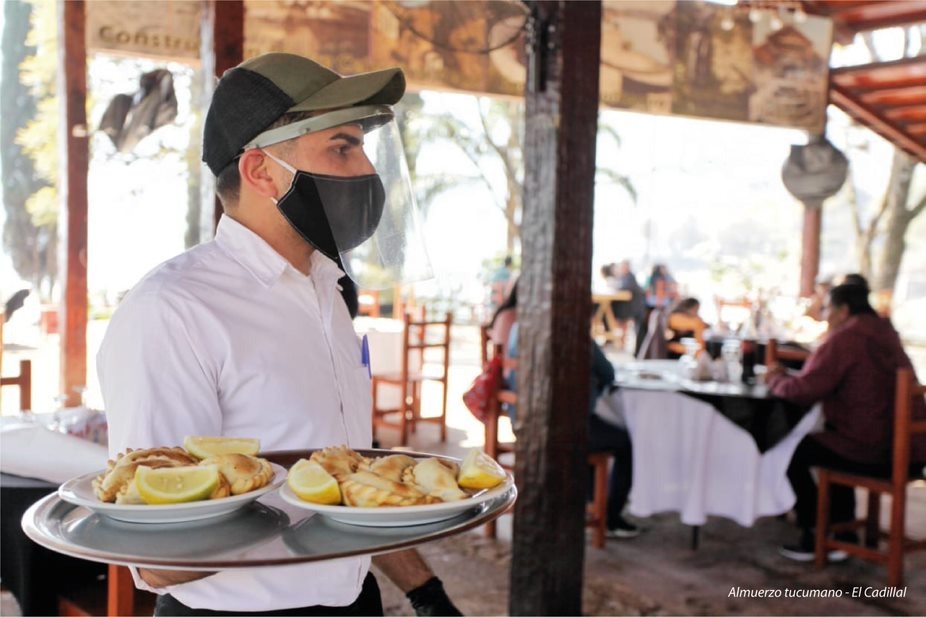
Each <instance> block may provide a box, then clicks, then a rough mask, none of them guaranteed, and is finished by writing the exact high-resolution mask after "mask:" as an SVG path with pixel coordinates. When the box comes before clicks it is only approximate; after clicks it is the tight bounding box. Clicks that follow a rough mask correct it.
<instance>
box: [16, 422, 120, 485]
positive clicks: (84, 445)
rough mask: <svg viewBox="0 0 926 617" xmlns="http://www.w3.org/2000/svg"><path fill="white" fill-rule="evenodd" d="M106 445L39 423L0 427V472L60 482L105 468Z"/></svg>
mask: <svg viewBox="0 0 926 617" xmlns="http://www.w3.org/2000/svg"><path fill="white" fill-rule="evenodd" d="M106 459H107V452H106V447H105V446H101V445H99V444H95V443H93V442H92V441H88V440H86V439H81V438H79V437H73V436H71V435H66V434H64V433H59V432H57V431H53V430H51V429H48V428H46V427H44V426H42V425H41V424H39V423H38V422H16V421H10V422H4V423H3V425H2V427H0V471H2V472H3V473H10V474H13V475H17V476H24V477H27V478H38V479H40V480H47V481H48V482H54V483H56V484H60V483H62V482H65V481H66V480H69V479H71V478H73V477H75V476H79V475H82V474H85V473H90V472H93V471H99V470H101V469H104V468H105V467H106Z"/></svg>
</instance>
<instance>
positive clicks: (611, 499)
mask: <svg viewBox="0 0 926 617" xmlns="http://www.w3.org/2000/svg"><path fill="white" fill-rule="evenodd" d="M588 451H589V452H593V453H594V452H608V453H610V454H613V455H614V467H613V468H612V469H611V477H610V479H609V482H608V516H607V518H608V528H609V529H613V528H614V527H616V526H617V524H618V522H619V521H620V520H621V512H623V510H624V506H625V505H627V497H628V496H629V495H630V486H631V484H632V482H633V447H632V446H631V443H630V434H629V433H628V432H627V430H626V429H623V428H619V427H617V426H614V425H612V424H608V423H607V422H605V421H604V420H602V419H601V418H599V417H598V416H596V415H594V414H592V415H591V416H589V421H588Z"/></svg>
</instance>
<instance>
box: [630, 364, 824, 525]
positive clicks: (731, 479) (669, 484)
mask: <svg viewBox="0 0 926 617" xmlns="http://www.w3.org/2000/svg"><path fill="white" fill-rule="evenodd" d="M615 371H616V374H617V385H618V389H617V391H616V392H615V393H614V394H613V395H616V396H619V397H620V401H621V404H622V408H623V413H624V418H625V421H626V425H627V429H628V431H629V433H630V437H631V441H632V443H633V488H632V489H631V494H630V505H629V508H630V513H631V514H633V515H634V516H639V517H647V516H651V515H653V514H656V513H660V512H677V513H678V514H679V517H680V519H681V521H682V522H683V523H685V524H687V525H692V526H694V527H695V528H697V527H698V526H700V525H703V524H704V523H705V522H706V521H707V517H708V516H721V517H725V518H728V519H732V520H734V521H736V522H737V523H739V524H740V525H743V526H745V527H749V526H752V525H753V524H754V523H755V521H756V519H758V518H759V517H763V516H772V515H778V514H782V513H785V512H787V511H789V510H790V509H791V508H792V507H793V505H794V502H795V495H794V491H793V490H792V489H791V485H790V482H789V481H788V478H787V475H786V474H787V468H788V464H789V462H790V460H791V457H792V455H793V454H794V450H795V448H796V447H797V444H798V443H799V442H800V441H801V439H803V438H804V436H806V435H807V434H808V433H810V432H812V431H814V430H816V429H817V427H819V426H820V423H821V412H820V408H819V406H813V407H810V408H807V407H803V406H799V405H795V404H793V403H790V402H787V401H784V400H782V399H779V398H777V397H774V396H772V395H771V394H770V393H769V391H768V389H767V388H766V387H765V385H764V384H762V383H761V382H760V383H756V384H744V383H742V382H739V381H736V382H721V381H712V380H695V379H692V378H691V375H690V367H686V365H685V363H684V362H683V361H678V360H645V361H633V362H626V363H618V364H616V366H615Z"/></svg>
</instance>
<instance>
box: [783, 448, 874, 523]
mask: <svg viewBox="0 0 926 617" xmlns="http://www.w3.org/2000/svg"><path fill="white" fill-rule="evenodd" d="M819 466H822V467H827V468H830V469H838V470H840V471H847V472H850V473H859V474H866V475H878V474H879V473H882V472H883V471H884V467H883V466H882V465H872V464H866V463H858V462H856V461H852V460H849V459H847V458H844V457H842V456H840V455H839V454H836V453H835V452H833V451H832V450H830V449H829V448H827V447H826V446H824V445H823V444H821V443H820V442H818V441H817V440H816V439H814V437H813V436H812V435H810V436H807V437H804V439H802V440H801V443H799V444H798V445H797V449H796V450H795V451H794V457H793V458H792V459H791V464H790V465H789V466H788V480H790V481H791V487H792V488H793V489H794V494H795V495H796V497H797V503H795V505H794V510H795V512H796V513H797V524H798V526H799V527H801V528H803V529H812V528H813V527H815V526H816V524H817V483H816V482H815V481H814V479H813V476H812V475H811V474H810V469H811V467H819ZM854 518H855V489H853V488H851V487H848V486H842V485H838V484H831V485H830V522H831V523H842V522H845V521H851V520H853V519H854Z"/></svg>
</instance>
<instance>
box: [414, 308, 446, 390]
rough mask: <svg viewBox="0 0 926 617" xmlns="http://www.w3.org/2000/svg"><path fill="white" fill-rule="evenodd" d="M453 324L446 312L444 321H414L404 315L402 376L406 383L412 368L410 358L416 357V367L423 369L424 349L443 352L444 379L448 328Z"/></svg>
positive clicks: (443, 374)
mask: <svg viewBox="0 0 926 617" xmlns="http://www.w3.org/2000/svg"><path fill="white" fill-rule="evenodd" d="M452 324H453V313H451V312H449V311H448V312H447V314H446V315H445V316H444V319H442V320H440V321H437V320H428V319H427V318H423V319H416V318H415V317H413V316H412V315H411V313H405V329H404V330H403V332H402V337H403V338H402V348H403V354H402V374H403V375H404V376H405V381H406V382H407V381H408V379H407V378H408V374H409V372H410V369H411V367H412V365H413V364H412V356H413V355H416V354H417V356H418V360H419V362H418V366H420V367H421V368H422V369H423V368H424V352H425V350H426V349H441V350H442V351H443V363H442V364H443V372H442V376H443V377H444V378H446V376H447V371H448V370H449V366H450V328H451V326H452Z"/></svg>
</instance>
